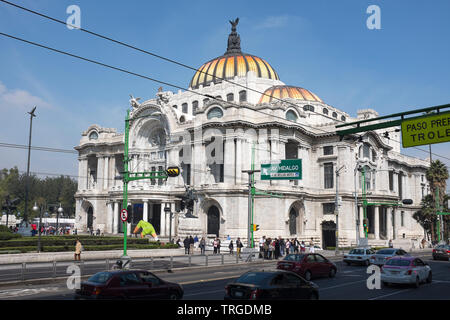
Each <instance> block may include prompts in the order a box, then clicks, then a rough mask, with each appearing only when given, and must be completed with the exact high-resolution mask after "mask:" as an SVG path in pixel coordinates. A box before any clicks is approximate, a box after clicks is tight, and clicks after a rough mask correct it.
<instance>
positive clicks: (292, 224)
mask: <svg viewBox="0 0 450 320" xmlns="http://www.w3.org/2000/svg"><path fill="white" fill-rule="evenodd" d="M297 220H298V212H297V210H295V209H294V208H291V211H289V234H290V235H291V236H293V235H296V234H297V223H298V222H297Z"/></svg>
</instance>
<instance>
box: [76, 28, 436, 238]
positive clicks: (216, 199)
mask: <svg viewBox="0 0 450 320" xmlns="http://www.w3.org/2000/svg"><path fill="white" fill-rule="evenodd" d="M263 92H264V94H262V93H263ZM138 100H139V99H135V98H133V97H132V99H131V100H130V102H131V105H132V110H131V114H130V117H131V122H130V138H129V154H130V157H131V161H130V163H129V168H130V171H132V172H143V171H158V170H163V169H165V168H166V167H168V166H171V165H176V166H179V167H180V168H182V175H180V176H179V177H177V178H169V179H167V181H164V180H140V181H136V182H132V183H130V184H129V196H128V199H129V206H131V208H132V212H133V214H132V218H131V221H130V222H131V223H130V225H129V227H128V230H130V229H131V228H134V225H135V224H136V223H137V222H138V221H139V220H141V219H144V220H147V221H150V222H151V223H152V224H153V225H154V227H155V229H156V231H157V233H158V235H159V236H160V237H162V238H164V237H168V235H169V226H170V221H169V217H170V216H169V214H168V213H166V212H165V210H164V208H165V207H166V206H170V208H171V210H172V212H175V213H176V212H177V211H179V207H180V200H179V198H177V197H176V196H177V195H178V196H179V195H182V194H183V193H184V192H185V185H189V186H191V187H193V188H194V189H195V190H196V192H197V194H198V196H199V201H198V202H196V204H195V209H194V216H195V217H193V218H192V217H186V216H185V215H184V212H183V211H181V212H179V213H177V214H174V215H173V218H172V219H173V220H172V224H171V226H172V230H171V234H172V235H173V236H176V237H177V238H178V237H184V236H186V235H190V234H192V235H199V236H201V235H205V236H207V235H211V236H212V235H214V236H215V235H219V236H220V237H225V236H227V235H230V236H231V237H232V238H233V239H235V238H236V237H241V239H246V238H247V227H248V192H247V191H248V185H247V182H248V175H247V173H243V172H242V170H249V169H251V162H252V146H253V145H254V149H255V162H254V163H255V169H260V164H261V163H269V162H273V161H277V160H280V159H297V158H300V159H302V165H303V178H302V180H297V181H288V180H286V181H275V180H272V181H261V180H260V176H259V174H256V175H255V180H256V188H258V189H259V190H264V191H267V192H273V193H277V194H281V195H282V197H281V198H271V197H267V196H257V197H256V198H255V210H254V223H255V224H258V225H259V226H260V230H259V231H256V232H255V238H256V239H259V237H261V236H263V235H266V236H270V237H278V236H282V237H285V238H287V237H289V238H294V237H297V238H299V239H303V240H309V239H310V238H314V240H315V241H316V242H318V243H320V244H322V245H323V246H334V239H335V238H334V237H335V232H334V230H335V229H336V224H335V223H336V216H335V214H334V203H335V197H336V182H338V186H339V197H341V198H342V200H341V204H340V206H339V243H340V246H346V245H351V244H352V243H353V244H354V243H355V239H356V233H357V229H358V228H357V225H356V224H357V221H359V225H360V226H359V233H360V236H361V237H362V236H363V234H364V233H363V229H362V207H361V192H362V191H361V178H360V175H361V173H360V172H359V171H356V170H355V169H356V168H357V167H358V166H364V167H365V168H366V171H367V177H366V178H367V179H366V186H367V189H368V195H367V199H368V200H369V202H370V203H378V204H377V205H371V206H369V207H368V219H369V239H370V242H371V243H372V244H385V243H386V242H387V240H389V239H400V238H406V239H411V238H417V239H418V238H420V239H422V237H423V234H424V232H423V229H422V228H421V227H420V225H419V224H418V223H417V222H416V221H415V220H414V219H413V218H412V214H413V213H414V212H415V211H416V210H417V209H418V207H419V205H420V200H421V199H422V197H423V196H424V195H425V194H427V192H428V184H427V181H426V179H425V170H426V168H427V166H428V163H427V162H426V161H423V160H420V159H416V158H412V157H408V156H405V155H402V154H400V142H399V141H400V134H399V133H398V132H390V134H389V137H386V136H385V135H384V134H383V133H384V132H385V131H386V130H383V131H382V132H379V133H377V132H373V131H371V132H367V133H365V134H362V135H361V136H360V137H359V138H358V137H357V136H353V138H352V137H349V138H346V139H343V140H342V141H341V140H340V139H339V136H337V135H336V134H335V131H336V128H335V125H337V124H340V123H342V122H352V121H356V120H360V119H365V118H371V117H376V116H378V114H377V112H376V111H374V110H371V109H366V110H360V111H358V114H357V116H356V117H351V116H350V115H349V114H347V113H345V112H344V111H342V110H339V109H337V108H335V107H333V106H330V105H328V104H326V103H325V102H324V101H322V100H321V99H320V98H319V97H318V96H317V95H315V94H314V93H312V92H310V91H308V90H306V89H303V88H300V87H297V86H289V85H286V84H284V83H283V82H282V81H281V80H280V79H279V77H278V74H277V73H276V72H275V70H274V69H273V68H272V66H271V65H270V64H269V63H268V62H267V61H265V60H263V59H261V58H259V57H257V56H254V55H250V54H245V53H243V52H241V49H240V40H239V35H238V34H237V33H236V30H235V25H234V26H233V30H232V33H231V34H230V36H229V39H228V49H227V52H226V53H225V54H224V55H223V56H220V57H218V58H215V59H212V60H211V61H208V62H206V63H205V64H203V65H202V66H201V67H200V68H199V69H198V71H197V72H196V73H195V75H194V76H193V78H192V80H191V82H190V85H189V91H184V92H183V91H181V90H180V91H178V92H176V93H173V92H170V91H163V90H162V88H161V89H160V90H159V91H158V92H157V93H156V97H155V98H154V99H150V100H147V101H144V102H142V103H141V104H139V102H138ZM124 115H125V112H124ZM391 131H392V129H391ZM211 146H214V148H211ZM218 146H219V147H218ZM75 149H76V150H78V152H79V158H78V162H79V181H78V192H77V193H76V200H77V201H76V227H77V228H78V230H79V231H86V230H87V228H94V229H97V228H99V229H101V230H102V231H103V232H105V233H111V234H118V233H121V232H122V222H121V221H120V218H119V212H120V210H121V209H122V196H123V190H122V182H121V180H117V179H116V177H117V176H119V175H120V172H122V171H123V155H124V134H121V133H117V131H116V130H115V129H110V128H102V127H100V126H98V125H92V126H90V127H89V128H88V129H87V130H86V131H85V132H83V134H82V138H81V141H80V144H79V145H78V146H77V147H75ZM221 154H223V158H222V157H221V156H220V155H221ZM211 159H212V160H211ZM221 159H223V161H221ZM211 161H214V162H213V163H211ZM343 165H345V168H344V169H342V170H341V171H340V174H339V181H336V175H335V171H336V169H338V168H341V167H342V166H343ZM355 189H356V191H357V193H358V199H357V200H358V201H357V202H358V205H355ZM408 198H409V199H412V200H413V201H414V203H413V205H412V206H411V205H410V206H400V207H391V206H385V205H381V204H380V203H382V202H385V201H390V202H397V201H400V200H402V199H408ZM357 207H358V211H357V210H356V208H357ZM129 208H130V207H129ZM358 217H359V219H358Z"/></svg>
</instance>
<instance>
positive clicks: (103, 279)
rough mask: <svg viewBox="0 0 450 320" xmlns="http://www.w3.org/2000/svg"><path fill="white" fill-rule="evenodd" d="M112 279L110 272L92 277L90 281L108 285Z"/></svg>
mask: <svg viewBox="0 0 450 320" xmlns="http://www.w3.org/2000/svg"><path fill="white" fill-rule="evenodd" d="M111 277H112V274H111V273H110V272H99V273H96V274H94V275H93V276H92V277H90V278H89V279H88V281H89V282H95V283H106V282H107V281H108V280H109V279H110V278H111Z"/></svg>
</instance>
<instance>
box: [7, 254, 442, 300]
mask: <svg viewBox="0 0 450 320" xmlns="http://www.w3.org/2000/svg"><path fill="white" fill-rule="evenodd" d="M422 258H423V259H424V260H425V261H427V262H428V263H429V264H430V266H431V268H432V271H433V282H432V283H430V284H422V285H421V286H420V288H418V289H415V288H413V287H410V286H406V285H396V286H389V287H384V286H382V287H381V289H373V290H369V289H368V288H367V285H366V281H367V278H368V277H369V274H367V273H366V270H367V268H366V267H363V266H354V265H352V266H347V265H345V264H344V263H342V262H341V258H331V260H334V261H335V263H336V264H337V267H338V272H337V274H336V277H334V278H319V279H313V281H314V282H315V283H316V284H317V285H319V287H320V290H319V294H320V299H324V300H392V299H393V300H414V299H421V300H422V299H424V300H427V299H431V300H442V299H444V300H450V262H448V261H433V260H432V259H431V255H430V254H427V255H425V256H422ZM275 264H276V263H275V262H271V263H268V264H266V265H265V266H264V268H270V267H274V266H275ZM262 267H263V266H255V265H251V266H249V265H244V264H242V265H238V266H225V267H220V268H218V267H211V268H207V269H198V270H190V271H181V270H178V271H177V270H175V271H174V272H173V273H158V276H160V277H161V278H163V279H165V280H168V281H173V282H178V283H180V284H182V285H183V288H184V290H185V294H184V297H183V299H184V300H222V299H223V296H224V287H225V285H226V284H227V283H229V282H232V281H233V280H234V279H236V278H237V277H238V276H239V275H241V274H242V273H244V272H246V271H247V270H254V269H260V268H262ZM72 294H73V291H72V290H68V289H67V288H66V286H65V283H59V284H53V285H34V286H33V285H28V286H25V287H24V286H23V285H22V286H15V287H9V288H0V299H14V300H17V299H19V300H23V299H25V300H26V299H38V300H71V299H72Z"/></svg>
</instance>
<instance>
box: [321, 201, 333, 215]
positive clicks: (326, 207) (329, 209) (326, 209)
mask: <svg viewBox="0 0 450 320" xmlns="http://www.w3.org/2000/svg"><path fill="white" fill-rule="evenodd" d="M334 208H335V205H334V203H323V214H334Z"/></svg>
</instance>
